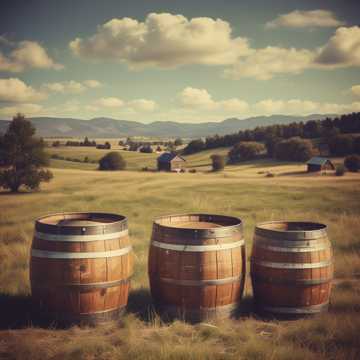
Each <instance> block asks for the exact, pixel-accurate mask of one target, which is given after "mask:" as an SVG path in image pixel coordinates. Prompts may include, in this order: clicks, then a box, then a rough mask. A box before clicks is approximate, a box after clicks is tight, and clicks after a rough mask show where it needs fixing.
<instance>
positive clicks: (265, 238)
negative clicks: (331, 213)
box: [251, 221, 333, 315]
mask: <svg viewBox="0 0 360 360" xmlns="http://www.w3.org/2000/svg"><path fill="white" fill-rule="evenodd" d="M332 278H333V262H332V249H331V244H330V241H329V239H328V237H327V232H326V226H325V225H323V224H318V223H311V222H282V221H274V222H266V223H262V224H259V225H257V226H256V228H255V237H254V242H253V249H252V255H251V279H252V285H253V292H254V301H255V304H256V306H257V308H258V309H259V310H260V311H262V312H268V313H272V314H286V315H296V314H299V315H305V314H314V313H318V312H321V311H324V310H326V309H327V308H328V304H329V298H330V292H331V282H332Z"/></svg>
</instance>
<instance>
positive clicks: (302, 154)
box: [275, 137, 316, 161]
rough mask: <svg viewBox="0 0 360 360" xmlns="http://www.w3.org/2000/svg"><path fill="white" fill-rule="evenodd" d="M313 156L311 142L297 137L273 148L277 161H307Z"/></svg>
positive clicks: (283, 141)
mask: <svg viewBox="0 0 360 360" xmlns="http://www.w3.org/2000/svg"><path fill="white" fill-rule="evenodd" d="M315 154H316V151H315V149H314V147H313V144H312V142H311V141H310V140H306V139H301V138H299V137H293V138H290V139H287V140H282V141H280V142H278V143H277V144H276V146H275V157H276V159H279V160H288V161H307V160H309V159H310V158H311V157H313V156H314V155H315Z"/></svg>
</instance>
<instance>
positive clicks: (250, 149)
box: [228, 141, 265, 164]
mask: <svg viewBox="0 0 360 360" xmlns="http://www.w3.org/2000/svg"><path fill="white" fill-rule="evenodd" d="M264 151H265V146H264V144H262V143H258V142H255V141H243V142H239V143H237V144H236V145H234V147H233V148H232V149H231V150H230V151H229V154H228V157H229V163H231V164H234V163H237V162H240V161H245V160H250V159H255V158H256V157H257V156H258V155H260V154H261V153H262V152H264Z"/></svg>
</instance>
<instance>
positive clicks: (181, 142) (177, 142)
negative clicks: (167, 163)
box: [174, 138, 183, 146]
mask: <svg viewBox="0 0 360 360" xmlns="http://www.w3.org/2000/svg"><path fill="white" fill-rule="evenodd" d="M182 144H183V141H182V139H181V138H177V139H175V141H174V145H175V146H180V145H182Z"/></svg>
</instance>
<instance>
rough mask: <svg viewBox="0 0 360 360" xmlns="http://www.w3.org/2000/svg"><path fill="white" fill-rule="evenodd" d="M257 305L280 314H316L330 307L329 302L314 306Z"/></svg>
mask: <svg viewBox="0 0 360 360" xmlns="http://www.w3.org/2000/svg"><path fill="white" fill-rule="evenodd" d="M257 307H258V308H259V309H261V310H263V311H266V312H271V313H278V314H294V315H296V314H316V313H319V312H321V311H325V310H327V308H328V307H329V302H326V303H323V304H319V305H312V306H304V307H276V306H263V305H257Z"/></svg>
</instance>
